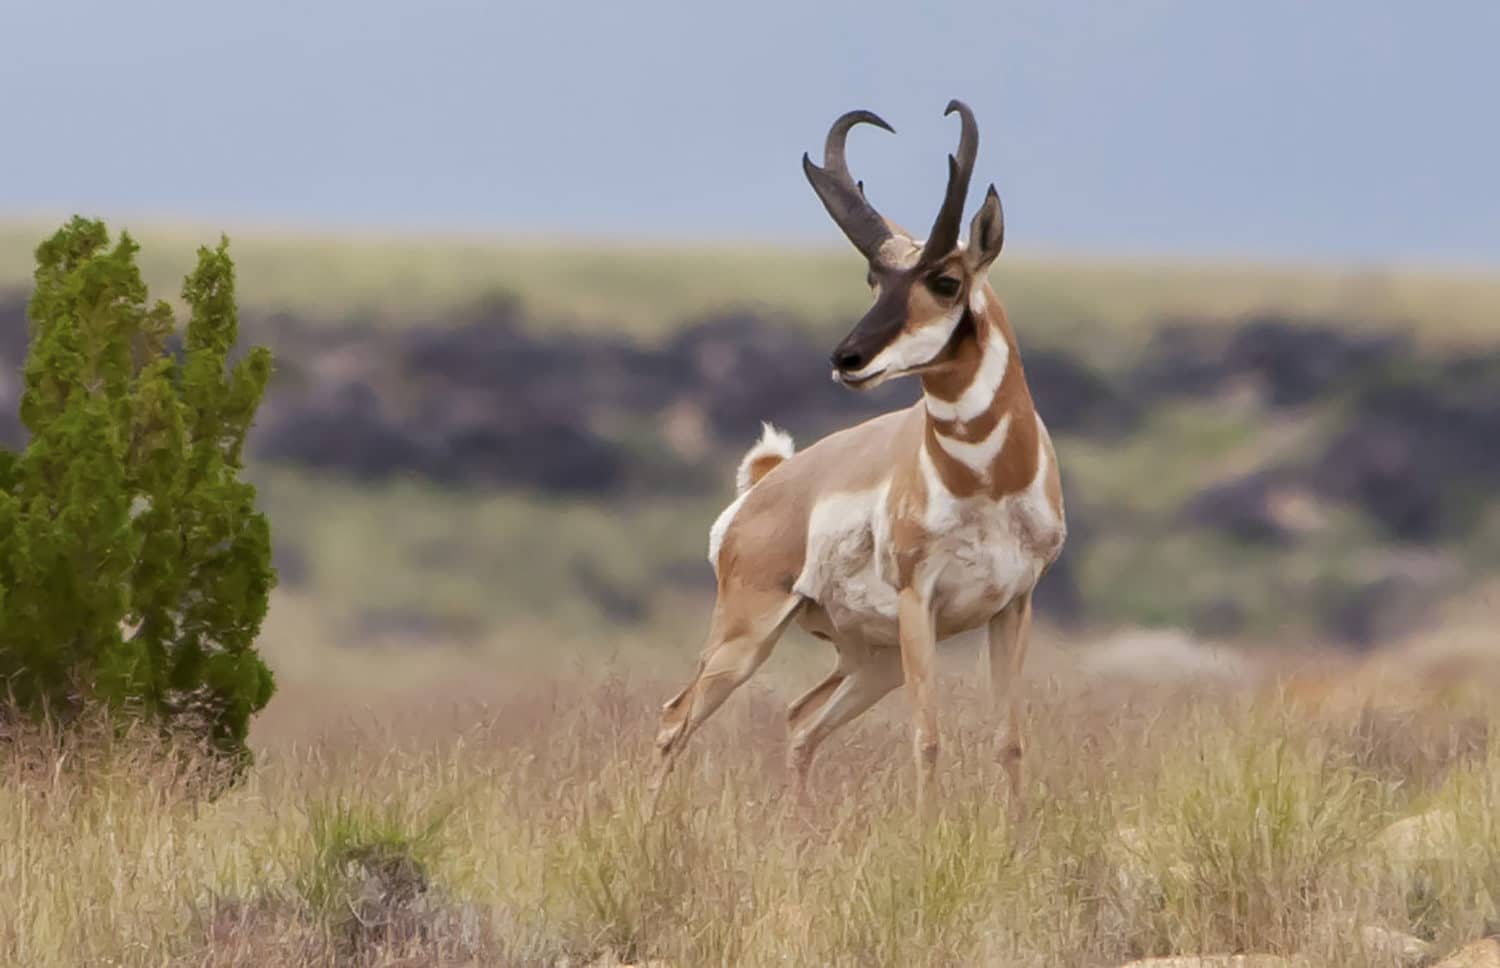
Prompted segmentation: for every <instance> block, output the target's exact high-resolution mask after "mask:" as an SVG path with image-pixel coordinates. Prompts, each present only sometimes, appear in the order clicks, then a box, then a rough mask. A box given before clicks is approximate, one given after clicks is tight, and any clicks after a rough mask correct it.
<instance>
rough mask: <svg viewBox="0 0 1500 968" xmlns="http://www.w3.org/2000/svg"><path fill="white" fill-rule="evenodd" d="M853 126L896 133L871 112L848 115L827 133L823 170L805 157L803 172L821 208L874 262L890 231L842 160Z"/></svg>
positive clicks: (804, 155) (843, 116) (803, 156)
mask: <svg viewBox="0 0 1500 968" xmlns="http://www.w3.org/2000/svg"><path fill="white" fill-rule="evenodd" d="M856 124H871V125H874V126H875V127H877V128H883V129H885V130H886V131H890V132H891V133H893V134H894V133H895V130H896V129H895V128H892V127H891V126H890V125H889V124H886V123H885V121H884V120H883V119H882V118H881V117H880V116H879V115H877V114H875V113H873V112H871V111H850V112H849V113H848V114H845V115H842V116H841V117H840V118H839V119H838V120H837V121H835V122H833V127H831V128H829V129H828V138H827V140H825V141H824V143H823V167H821V168H819V167H818V166H817V165H815V164H813V163H812V159H811V158H809V157H808V156H807V155H806V153H804V154H803V155H802V170H803V172H805V173H806V175H807V180H808V181H809V182H811V183H812V187H813V191H815V192H817V193H818V198H819V199H820V200H821V201H822V202H823V207H824V208H826V209H827V210H828V214H829V215H830V216H832V217H833V220H834V222H835V223H837V224H838V227H839V228H840V229H842V230H843V232H844V234H845V235H847V236H848V237H849V241H850V242H853V243H854V247H855V248H856V249H858V250H859V251H860V253H861V254H863V255H864V257H865V258H866V259H868V260H869V261H871V262H875V261H877V259H878V256H879V253H880V246H881V245H882V244H883V243H884V242H885V240H886V239H889V238H890V237H891V230H890V228H888V227H887V226H886V224H885V219H883V218H881V217H880V213H879V212H877V211H875V208H874V206H872V205H871V204H870V203H869V202H868V201H866V200H865V193H864V186H863V184H862V183H856V182H855V181H854V178H853V177H852V176H851V175H850V174H849V165H848V162H846V161H845V160H844V141H845V139H847V138H848V137H849V129H850V128H852V127H854V126H855V125H856Z"/></svg>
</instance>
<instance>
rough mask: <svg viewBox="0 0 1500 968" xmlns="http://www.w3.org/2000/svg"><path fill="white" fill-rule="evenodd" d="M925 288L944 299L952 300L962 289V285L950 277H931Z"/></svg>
mask: <svg viewBox="0 0 1500 968" xmlns="http://www.w3.org/2000/svg"><path fill="white" fill-rule="evenodd" d="M927 288H928V289H931V290H932V291H933V292H935V293H937V294H938V295H939V296H942V297H943V298H944V299H952V298H953V297H954V296H956V295H958V290H959V289H961V288H963V283H962V282H959V281H958V280H957V279H955V278H953V277H952V276H933V277H932V278H931V279H928V280H927Z"/></svg>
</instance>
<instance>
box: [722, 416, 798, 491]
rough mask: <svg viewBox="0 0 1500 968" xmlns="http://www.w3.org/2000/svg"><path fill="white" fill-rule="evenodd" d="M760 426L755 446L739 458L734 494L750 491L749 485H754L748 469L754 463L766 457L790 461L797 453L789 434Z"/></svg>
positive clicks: (770, 427)
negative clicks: (758, 437)
mask: <svg viewBox="0 0 1500 968" xmlns="http://www.w3.org/2000/svg"><path fill="white" fill-rule="evenodd" d="M760 426H761V431H760V440H758V441H756V442H755V446H754V447H751V448H750V449H749V450H748V451H746V452H745V456H744V457H742V458H740V467H739V470H738V471H736V472H735V475H734V489H735V491H736V493H739V494H744V493H745V492H746V491H748V490H750V485H751V484H752V483H754V482H753V481H751V480H750V468H751V466H752V465H754V464H755V462H756V461H758V460H762V459H764V458H767V457H777V458H780V459H781V460H791V459H792V455H793V454H794V453H796V452H797V445H796V444H795V443H794V442H793V441H792V435H791V434H789V433H787V432H786V431H785V430H778V429H777V428H775V427H773V426H771V425H770V424H769V423H762V424H761V425H760Z"/></svg>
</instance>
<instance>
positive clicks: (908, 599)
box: [898, 588, 938, 813]
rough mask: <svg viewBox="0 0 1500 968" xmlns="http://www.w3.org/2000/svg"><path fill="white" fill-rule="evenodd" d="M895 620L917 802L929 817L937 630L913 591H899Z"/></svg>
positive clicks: (923, 597)
mask: <svg viewBox="0 0 1500 968" xmlns="http://www.w3.org/2000/svg"><path fill="white" fill-rule="evenodd" d="M898 620H899V622H900V635H901V671H902V674H903V675H904V676H905V679H906V687H907V689H908V690H909V692H910V695H911V704H912V747H913V750H914V751H915V753H916V760H917V799H918V800H919V801H920V802H921V805H922V809H923V811H924V812H927V813H930V812H931V810H932V806H933V796H934V794H935V792H936V791H935V789H934V783H935V781H936V778H937V757H938V725H937V706H936V704H935V701H934V697H933V688H934V681H933V680H934V677H935V675H936V670H934V668H933V666H934V664H935V656H936V653H937V642H936V639H937V630H936V629H935V628H934V627H933V618H932V605H931V603H930V602H929V601H928V598H927V596H926V595H923V594H921V593H920V592H919V591H918V590H917V589H915V588H906V589H902V591H901V595H900V600H899V612H898Z"/></svg>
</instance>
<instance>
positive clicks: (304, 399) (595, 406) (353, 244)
mask: <svg viewBox="0 0 1500 968" xmlns="http://www.w3.org/2000/svg"><path fill="white" fill-rule="evenodd" d="M42 234H43V230H41V229H36V230H34V231H33V230H32V229H31V227H28V226H16V225H12V226H9V227H4V228H0V286H3V288H0V443H3V444H5V445H8V446H14V445H16V444H17V443H19V442H20V439H21V428H20V427H19V424H18V423H17V421H16V419H15V410H16V395H17V392H18V379H17V377H18V370H19V367H20V365H21V361H22V359H23V356H24V351H25V336H24V334H25V328H26V327H25V319H24V312H25V298H26V290H25V278H26V275H27V273H28V271H29V265H30V261H29V259H30V256H29V249H30V247H31V246H32V245H33V244H34V242H35V241H36V239H37V238H39V237H40V236H41V235H42ZM192 239H193V236H191V235H188V234H185V233H172V232H168V233H165V234H161V235H151V234H148V235H147V236H146V237H145V238H144V239H143V241H144V250H143V264H144V265H145V267H146V271H147V272H148V275H149V276H150V279H149V281H150V282H151V284H152V288H153V293H154V294H155V295H157V296H161V297H166V296H169V295H171V294H172V293H173V292H174V290H175V288H176V281H177V280H179V279H180V276H181V273H182V271H183V268H184V266H185V265H186V260H187V258H188V257H189V255H190V253H191V241H190V240H192ZM209 240H210V239H208V238H205V239H203V241H209ZM233 251H234V254H235V257H236V260H237V263H238V264H239V266H240V268H241V305H242V311H243V315H244V320H243V323H244V328H243V337H244V339H245V341H246V342H247V343H248V342H251V341H253V342H259V343H266V344H268V345H270V346H271V347H272V349H273V350H274V351H275V353H276V357H277V364H278V372H277V376H276V380H275V383H274V385H273V387H272V390H271V392H270V394H269V395H268V399H267V402H266V404H265V406H264V407H263V409H262V412H261V416H260V420H259V424H258V427H257V429H256V432H255V435H254V437H253V441H252V456H253V458H254V462H255V476H256V477H257V479H258V480H259V482H260V483H261V484H262V486H263V495H264V499H265V502H266V504H267V506H268V508H269V509H270V511H271V514H272V520H273V526H274V527H275V528H276V537H277V543H278V563H279V566H280V568H281V573H282V581H283V587H284V588H285V589H289V590H292V591H294V592H301V593H305V594H306V595H307V596H308V597H309V598H311V599H314V600H316V601H318V602H320V603H321V604H322V606H324V607H326V608H327V609H328V610H329V612H330V614H332V615H334V616H336V617H337V627H338V629H339V630H340V632H339V636H340V637H341V638H342V639H343V640H344V641H347V642H349V643H351V644H354V643H358V644H378V643H380V642H383V641H402V642H407V641H421V640H424V639H428V638H433V639H442V640H445V641H452V640H455V639H456V640H459V641H463V640H466V639H473V640H479V639H483V638H487V637H490V636H493V635H495V634H504V632H505V631H506V630H508V629H515V628H520V627H525V628H533V629H537V628H540V629H549V630H551V629H564V630H568V631H570V632H574V633H578V634H587V633H588V631H589V630H591V629H597V628H601V627H602V626H603V623H608V624H609V626H610V627H611V628H612V629H618V628H621V627H625V628H628V627H631V626H637V625H639V626H649V625H651V624H652V623H659V622H661V621H662V620H663V615H669V616H670V615H676V616H677V621H678V624H682V623H681V622H680V619H681V613H680V612H679V611H676V609H677V608H678V606H680V605H681V604H682V603H683V602H689V603H703V602H706V596H707V594H708V592H709V590H710V589H711V572H710V569H709V567H708V564H707V562H706V561H704V558H703V552H704V547H705V543H706V534H707V529H708V525H709V523H710V522H711V521H712V519H713V517H714V515H715V514H716V513H717V511H718V509H719V508H720V507H721V506H722V505H723V503H724V502H725V501H726V500H727V498H728V495H729V494H730V490H731V488H730V484H729V475H730V473H731V471H732V468H733V465H734V462H735V460H736V459H737V456H738V454H739V453H740V451H741V450H742V449H743V448H744V447H745V446H746V445H747V444H748V443H749V442H750V441H751V440H752V439H753V438H754V436H755V433H756V431H757V428H758V426H759V422H760V421H761V420H762V419H769V420H773V421H775V422H776V423H778V424H780V425H782V426H785V427H787V428H788V429H790V430H791V431H792V432H793V434H794V435H795V436H797V437H798V439H799V440H801V441H804V442H810V441H811V440H813V439H816V437H818V436H820V435H822V434H824V433H827V432H828V431H830V430H832V429H835V428H837V427H839V426H843V425H847V424H849V423H851V422H854V421H857V420H860V419H863V418H865V417H867V416H869V415H872V414H874V413H877V412H880V411H883V410H888V409H892V408H895V407H900V406H905V405H906V404H907V403H909V402H910V401H911V400H912V399H914V398H915V394H916V388H915V386H914V385H906V384H897V385H894V386H889V387H886V388H883V389H882V390H880V391H877V392H875V393H872V394H867V395H860V394H854V393H850V392H849V391H847V390H844V389H842V388H839V387H837V386H835V385H833V384H831V383H830V382H829V381H828V379H827V374H826V365H825V363H824V360H825V357H826V352H827V349H828V347H829V346H830V345H831V343H832V341H833V340H835V339H836V338H837V337H838V336H839V335H841V333H842V332H843V330H844V328H846V327H847V325H848V322H849V321H850V320H852V319H853V318H854V317H855V316H856V315H857V314H858V313H859V311H860V309H861V306H862V303H863V301H864V299H865V295H864V293H863V292H862V291H861V287H860V285H859V282H860V273H859V272H858V266H857V264H856V262H855V260H854V258H853V257H852V256H848V255H845V254H844V253H841V252H828V251H812V252H801V251H776V250H763V251H736V250H732V249H713V248H708V249H697V250H669V249H650V248H645V249H640V250H632V249H627V248H616V247H606V246H596V247H587V246H573V247H569V246H567V245H564V244H561V243H554V244H549V245H546V246H539V247H538V246H531V245H526V244H522V243H520V242H515V243H507V244H499V243H481V242H460V241H452V240H449V241H446V242H436V241H433V242H423V241H421V240H408V241H385V242H382V241H368V240H366V241H348V242H346V241H344V240H339V239H333V238H328V239H321V240H315V239H310V238H300V239H297V238H284V239H281V238H273V237H269V236H255V235H251V236H246V237H245V238H243V239H241V238H238V237H237V238H236V241H235V243H234V247H233ZM1002 261H1004V260H1002ZM995 284H996V288H997V289H998V290H999V292H1000V294H1001V297H1002V299H1004V300H1005V301H1006V303H1007V306H1008V308H1009V310H1010V312H1011V315H1012V319H1013V321H1014V322H1015V324H1016V326H1017V329H1018V331H1019V334H1020V338H1021V341H1022V348H1023V352H1024V354H1025V355H1024V360H1025V365H1026V368H1027V373H1028V377H1029V379H1030V382H1031V384H1032V388H1033V391H1034V393H1035V395H1036V397H1037V398H1038V402H1039V405H1040V408H1041V410H1042V413H1043V415H1044V417H1045V418H1046V419H1047V421H1048V423H1049V426H1050V427H1051V428H1052V430H1053V433H1054V435H1055V437H1056V438H1057V443H1058V448H1059V451H1060V459H1061V461H1062V465H1063V469H1064V482H1065V489H1066V492H1067V499H1068V504H1069V513H1070V518H1071V521H1072V530H1071V534H1070V539H1069V545H1068V549H1067V552H1066V553H1065V555H1064V558H1063V559H1062V562H1061V564H1060V565H1059V567H1058V569H1057V570H1056V571H1055V572H1054V573H1053V574H1052V575H1051V576H1049V578H1048V579H1047V581H1045V582H1044V583H1043V585H1042V605H1043V608H1044V611H1045V614H1046V615H1047V616H1048V617H1049V618H1050V619H1051V620H1052V621H1054V622H1057V623H1062V624H1069V625H1075V626H1085V627H1095V628H1108V627H1114V626H1123V625H1140V624H1144V625H1174V626H1182V627H1186V628H1188V629H1190V630H1192V631H1194V632H1196V633H1198V634H1200V635H1205V636H1214V637H1225V638H1238V639H1244V640H1253V641H1267V642H1276V641H1285V640H1287V639H1293V640H1305V639H1318V640H1331V641H1334V642H1337V643H1342V644H1345V645H1348V646H1351V647H1359V648H1364V647H1370V646H1372V645H1375V644H1377V643H1379V642H1381V641H1383V640H1385V639H1388V638H1391V637H1393V636H1398V635H1401V634H1403V633H1405V632H1407V631H1409V630H1410V629H1412V628H1413V627H1414V626H1415V625H1416V624H1417V623H1420V622H1421V621H1422V620H1423V619H1424V617H1426V616H1429V615H1430V614H1432V612H1433V610H1434V609H1435V608H1437V607H1438V606H1440V605H1441V604H1442V603H1443V602H1445V601H1448V600H1450V599H1453V598H1454V597H1456V596H1461V595H1462V594H1463V593H1465V592H1466V591H1467V590H1469V589H1472V588H1474V587H1476V586H1477V583H1479V582H1481V581H1482V580H1484V579H1485V578H1486V577H1488V576H1493V575H1494V573H1495V572H1497V571H1500V504H1497V502H1496V501H1495V500H1494V499H1493V498H1492V497H1491V495H1492V494H1494V493H1495V491H1496V488H1497V487H1500V446H1496V443H1495V442H1496V441H1500V317H1497V316H1496V315H1495V309H1496V307H1500V280H1497V279H1491V278H1484V277H1475V276H1468V277H1462V276H1453V277H1443V276H1440V275H1408V274H1401V273H1374V272H1355V271H1328V272H1317V271H1312V270H1294V269H1268V268H1243V269H1234V268H1227V267H1219V268H1194V267H1183V266H1178V267H1155V266H1148V265H1140V266H1128V265H1123V264H1117V265H1102V264H1096V265H1083V264H1077V265H1068V264H1040V263H1034V264H1028V263H1026V262H1024V261H1017V262H1015V263H1013V264H1010V265H1006V266H1005V267H1004V268H1002V269H1000V270H997V272H996V274H995Z"/></svg>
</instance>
